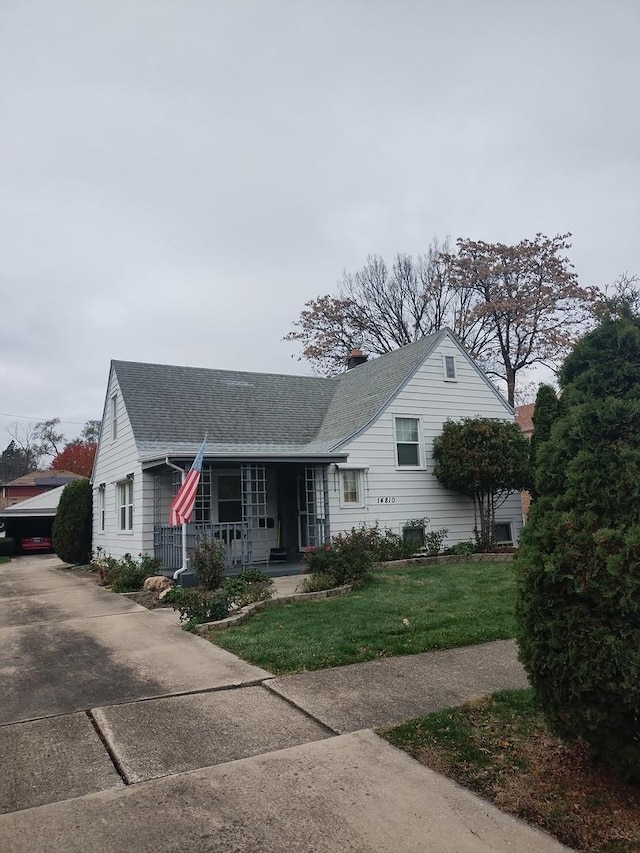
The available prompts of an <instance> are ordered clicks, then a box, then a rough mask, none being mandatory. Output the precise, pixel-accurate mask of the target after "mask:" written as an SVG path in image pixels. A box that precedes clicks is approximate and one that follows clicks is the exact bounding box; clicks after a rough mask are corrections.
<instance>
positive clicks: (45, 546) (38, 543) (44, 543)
mask: <svg viewBox="0 0 640 853" xmlns="http://www.w3.org/2000/svg"><path fill="white" fill-rule="evenodd" d="M20 548H21V550H22V551H23V552H27V553H28V552H33V551H50V550H51V537H50V536H25V537H23V538H22V539H21V540H20Z"/></svg>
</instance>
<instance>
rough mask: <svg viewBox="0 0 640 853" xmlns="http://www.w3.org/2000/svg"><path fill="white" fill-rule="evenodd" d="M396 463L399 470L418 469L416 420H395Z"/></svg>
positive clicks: (417, 427)
mask: <svg viewBox="0 0 640 853" xmlns="http://www.w3.org/2000/svg"><path fill="white" fill-rule="evenodd" d="M396 463H397V465H398V467H399V468H419V467H420V429H419V426H418V418H396Z"/></svg>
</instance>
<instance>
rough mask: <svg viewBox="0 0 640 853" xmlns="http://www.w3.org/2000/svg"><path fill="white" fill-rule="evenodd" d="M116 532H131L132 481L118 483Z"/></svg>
mask: <svg viewBox="0 0 640 853" xmlns="http://www.w3.org/2000/svg"><path fill="white" fill-rule="evenodd" d="M118 530H120V531H121V532H122V531H124V532H128V531H130V530H133V481H132V480H125V482H124V483H118Z"/></svg>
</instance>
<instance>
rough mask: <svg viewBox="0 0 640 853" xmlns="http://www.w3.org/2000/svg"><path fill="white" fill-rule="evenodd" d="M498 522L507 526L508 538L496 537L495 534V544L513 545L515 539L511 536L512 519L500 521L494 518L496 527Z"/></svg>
mask: <svg viewBox="0 0 640 853" xmlns="http://www.w3.org/2000/svg"><path fill="white" fill-rule="evenodd" d="M499 524H501V525H506V526H507V527H508V528H509V538H508V539H498V537H497V536H496V545H514V544H515V540H514V538H513V522H512V521H501V520H499V519H496V522H495V526H496V527H497V526H498V525H499Z"/></svg>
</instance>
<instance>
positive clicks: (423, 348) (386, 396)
mask: <svg viewBox="0 0 640 853" xmlns="http://www.w3.org/2000/svg"><path fill="white" fill-rule="evenodd" d="M445 335H446V330H442V331H440V332H436V333H434V334H433V335H427V336H426V337H424V338H420V339H419V340H417V341H414V343H411V344H407V345H406V346H404V347H400V348H399V349H396V350H393V351H392V352H389V353H385V354H384V355H381V356H378V358H375V359H373V360H372V361H367V362H365V363H364V364H359V365H358V366H357V367H354V368H352V369H351V370H347V372H346V373H343V374H341V375H340V377H339V383H338V388H337V390H336V393H335V394H334V396H333V398H332V400H331V403H330V405H329V408H328V410H327V414H326V415H325V418H324V420H323V423H322V426H321V428H320V432H319V434H318V439H320V440H325V441H328V442H330V443H331V446H332V447H337V446H339V445H340V444H343V443H344V442H345V441H347V440H348V439H350V438H352V437H353V436H354V435H355V434H356V433H358V432H361V431H362V430H363V429H364V428H365V427H366V426H368V425H369V424H370V423H371V422H372V421H373V420H375V418H376V417H377V416H378V415H379V414H380V412H381V411H383V410H384V409H385V408H386V407H387V405H388V404H389V402H390V401H391V400H392V399H393V398H394V397H395V396H396V394H397V393H398V391H399V390H400V389H401V388H402V387H403V385H404V384H405V383H406V382H408V381H409V379H410V378H411V377H412V376H413V374H414V373H415V372H416V370H417V369H418V368H419V367H420V365H421V364H423V363H424V361H425V359H426V358H427V357H428V356H429V354H430V353H431V351H432V350H433V349H434V347H435V346H437V344H438V343H439V342H440V341H441V340H442V338H443V337H444V336H445Z"/></svg>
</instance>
